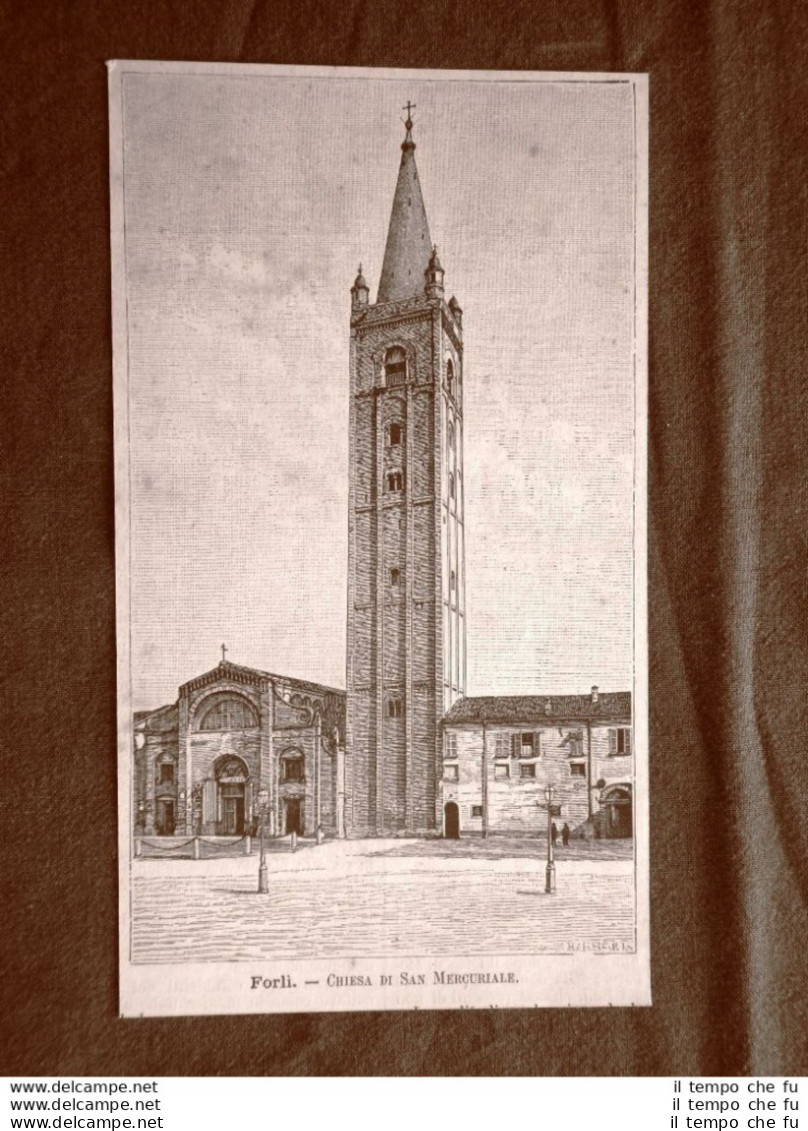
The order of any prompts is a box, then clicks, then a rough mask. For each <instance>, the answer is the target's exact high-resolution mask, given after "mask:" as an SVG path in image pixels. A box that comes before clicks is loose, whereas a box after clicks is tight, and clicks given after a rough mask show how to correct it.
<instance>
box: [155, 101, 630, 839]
mask: <svg viewBox="0 0 808 1131" xmlns="http://www.w3.org/2000/svg"><path fill="white" fill-rule="evenodd" d="M408 110H409V107H408ZM412 125H413V123H412V120H411V119H410V118H409V117H408V119H407V122H406V136H405V139H404V142H403V144H402V146H401V150H402V155H401V161H400V165H399V170H398V179H397V184H396V189H395V194H394V199H393V207H392V213H391V217H390V224H389V229H388V234H387V243H386V247H385V254H384V261H383V266H382V272H381V277H380V281H379V286H378V292H377V295H376V301H375V303H371V302H370V288H369V287H368V284H367V282H366V280H365V278H364V276H363V274H362V268H361V266H360V268H359V273H358V275H357V277H356V279H355V282H354V284H353V287H352V288H351V309H350V465H349V513H348V536H349V537H348V585H347V598H348V609H347V614H348V615H347V658H346V659H347V663H346V688H347V690H346V691H345V692H343V691H340V690H337V689H335V688H331V687H325V686H322V685H320V684H315V683H309V682H306V681H301V680H296V679H291V678H288V677H284V676H278V675H275V674H272V673H270V672H265V671H259V670H257V669H252V668H247V667H243V666H240V665H236V664H232V663H228V662H226V661H225V660H224V659H223V660H222V662H221V663H220V664H219V665H218V666H217V667H216V668H213V669H212V670H211V671H208V672H206V673H204V674H203V675H200V676H198V677H196V678H195V679H192V680H190V681H189V682H188V683H185V684H183V686H182V687H180V689H179V695H178V698H177V701H176V702H175V703H173V704H171V705H169V706H166V707H162V708H160V709H158V710H157V711H151V712H139V713H138V714H136V716H135V720H134V735H135V749H134V759H135V774H134V797H133V805H134V828H135V830H136V834H138V835H142V836H148V835H171V834H177V835H184V836H191V835H194V836H200V835H201V836H216V835H223V836H241V835H243V834H244V833H246V832H248V831H251V830H254V829H255V828H256V825H257V822H258V820H259V819H261V818H262V817H263V818H264V823H265V827H266V828H267V830H268V831H269V833H270V835H277V836H283V835H285V834H287V833H291V832H293V831H294V832H297V833H299V834H300V835H305V836H311V835H314V834H315V833H316V832H317V830H318V829H320V830H322V832H323V833H324V834H327V835H331V836H349V837H373V836H430V835H443V836H449V837H455V836H459V835H461V834H480V835H489V834H491V835H494V834H496V833H500V834H505V835H518V834H521V833H526V834H531V835H535V834H536V833H537V832H540V831H542V830H543V829H544V828H546V810H545V811H544V817H542V810H541V806H542V798H543V797H544V794H545V790H546V788H547V786H548V785H552V786H553V789H554V794H555V804H556V805H557V807H558V815H559V820H560V821H563V822H564V823H566V824H568V825H569V826H570V829H571V830H573V829H575V830H577V832H578V835H582V836H618V837H627V836H631V835H632V832H633V820H632V807H633V796H632V794H633V780H634V772H633V764H634V759H633V750H632V746H633V744H632V737H631V734H632V704H631V695H630V693H629V692H617V693H599V692H598V689H597V688H593V689H592V693H591V695H563V696H557V695H554V696H541V695H533V696H516V697H514V696H496V697H487V698H467V697H466V602H465V581H466V561H465V515H464V465H463V431H464V425H463V396H464V360H463V311H462V309H461V306H460V304H459V302H458V301H457V299H456V298H455V297H454V296H451V297H449V298H448V299H447V297H446V295H447V292H446V289H445V287H444V271H443V267H442V265H441V263H440V259H439V257H438V252H437V248H436V247H435V246H434V245H433V244H432V242H431V237H430V233H429V225H428V222H427V216H426V209H425V206H424V200H423V195H422V192H421V185H420V181H419V177H418V170H417V168H416V164H415V143H414V142H413V139H412Z"/></svg>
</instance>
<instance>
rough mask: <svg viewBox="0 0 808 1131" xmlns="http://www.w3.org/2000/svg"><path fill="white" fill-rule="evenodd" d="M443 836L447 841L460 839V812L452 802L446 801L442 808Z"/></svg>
mask: <svg viewBox="0 0 808 1131" xmlns="http://www.w3.org/2000/svg"><path fill="white" fill-rule="evenodd" d="M443 835H444V836H445V837H446V839H447V840H458V839H459V837H460V810H459V809H458V807H457V805H456V804H455V802H454V801H447V802H446V804H445V805H444V807H443Z"/></svg>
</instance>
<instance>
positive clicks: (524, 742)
mask: <svg viewBox="0 0 808 1131" xmlns="http://www.w3.org/2000/svg"><path fill="white" fill-rule="evenodd" d="M515 745H516V756H517V757H518V758H535V757H536V755H537V754H538V750H539V744H538V742H537V741H536V735H535V734H534V733H533V731H532V730H523V731H522V733H521V734H519V735H516V744H515Z"/></svg>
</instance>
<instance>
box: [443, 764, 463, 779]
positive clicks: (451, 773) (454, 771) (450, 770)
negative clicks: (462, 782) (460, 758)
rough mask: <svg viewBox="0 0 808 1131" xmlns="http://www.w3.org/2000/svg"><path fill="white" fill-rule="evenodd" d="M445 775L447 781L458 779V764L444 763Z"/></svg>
mask: <svg viewBox="0 0 808 1131" xmlns="http://www.w3.org/2000/svg"><path fill="white" fill-rule="evenodd" d="M443 777H444V780H445V781H457V780H458V779H459V777H460V775H459V772H458V768H457V766H449V765H444V767H443Z"/></svg>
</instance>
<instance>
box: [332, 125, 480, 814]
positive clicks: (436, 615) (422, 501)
mask: <svg viewBox="0 0 808 1131" xmlns="http://www.w3.org/2000/svg"><path fill="white" fill-rule="evenodd" d="M405 109H406V110H407V121H406V123H405V127H406V136H405V138H404V142H403V144H402V146H401V150H402V155H401V164H400V166H399V170H398V181H397V183H396V189H395V194H394V197H393V208H392V213H391V216H390V226H389V229H388V233H387V244H386V247H385V253H384V263H383V266H382V273H381V278H380V281H379V289H378V293H377V295H376V302H375V303H370V301H369V299H370V290H369V288H368V284H367V282H366V281H365V278H364V276H363V274H362V268H361V266H360V268H359V274H358V275H357V277H356V280H355V282H354V285H353V287H352V288H351V340H350V381H351V389H350V403H351V408H350V495H349V518H348V526H349V541H348V670H347V689H348V709H347V735H346V769H347V780H346V792H347V804H346V824H347V828H348V835H349V836H351V835H352V836H395V835H406V834H411V835H412V834H423V833H428V832H434V831H435V830H436V829H437V828H439V827H440V818H439V814H438V813H437V805H438V781H439V774H440V766H441V750H440V742H441V731H440V721H441V718H442V717H443V715H444V713H445V712H446V711H448V710H449V708H450V707H451V706H452V704H453V703H454V701H455V700H456V699H457V698H459V697H460V696H462V695H464V694H465V680H466V632H465V614H466V608H465V556H464V518H463V490H464V486H463V333H462V310H461V308H460V305H459V304H458V302H457V300H456V299H455V298H451V299H450V300H449V301H448V302H447V301H446V299H445V291H444V281H443V280H444V271H443V267H442V266H441V263H440V260H439V258H438V252H437V248H436V247H435V246H433V244H432V242H431V239H430V235H429V225H428V223H427V218H426V209H425V208H424V201H423V196H422V194H421V185H420V181H419V178H418V170H417V168H416V165H415V143H414V141H413V139H412V128H413V122H412V110H413V109H414V107H413V106H412V105H411V104H410V103H408V104H407V106H406V108H405Z"/></svg>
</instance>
